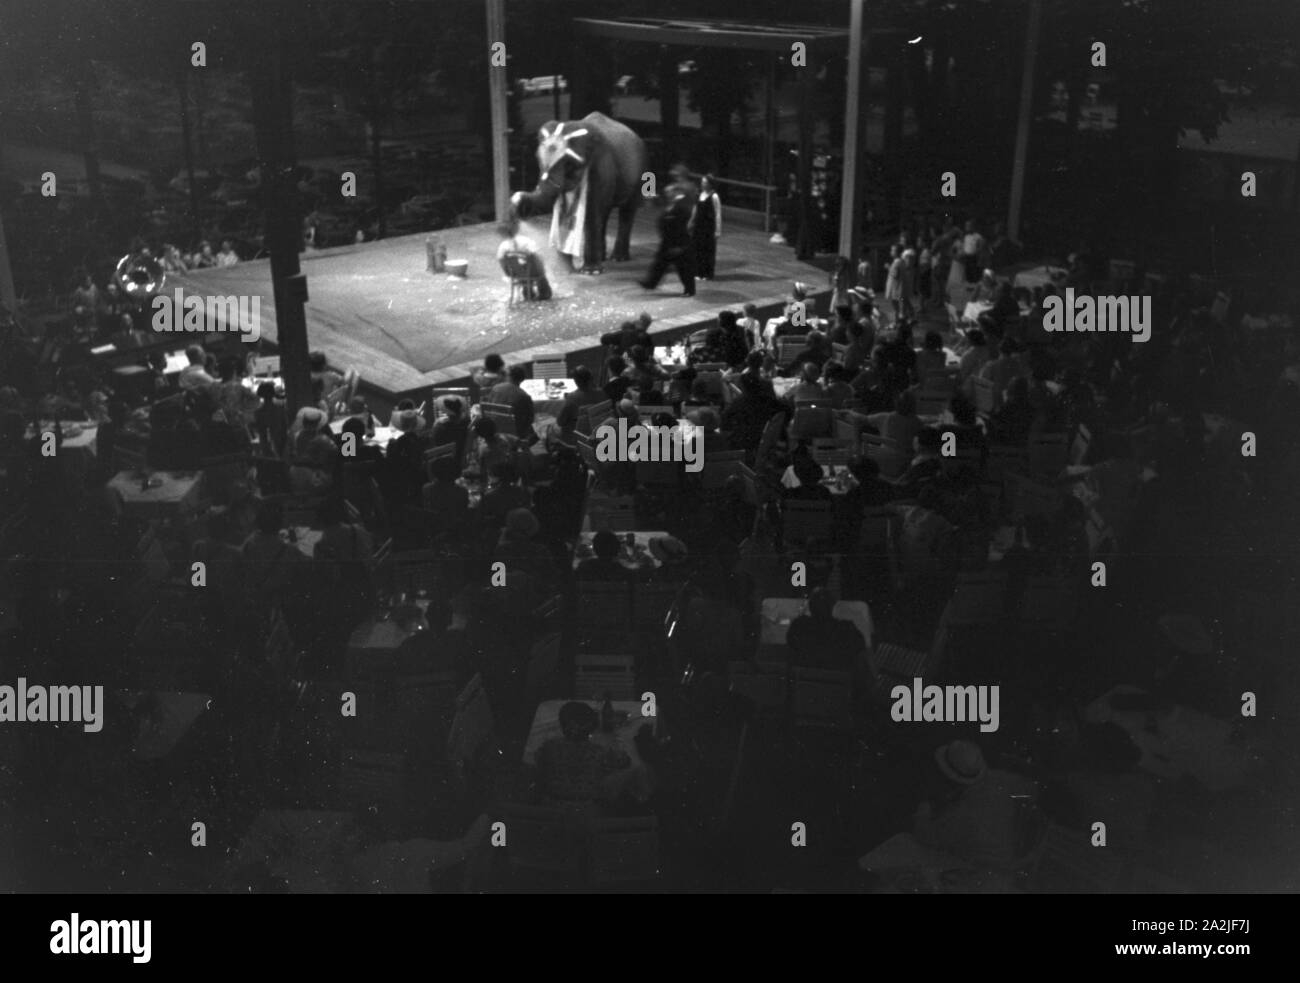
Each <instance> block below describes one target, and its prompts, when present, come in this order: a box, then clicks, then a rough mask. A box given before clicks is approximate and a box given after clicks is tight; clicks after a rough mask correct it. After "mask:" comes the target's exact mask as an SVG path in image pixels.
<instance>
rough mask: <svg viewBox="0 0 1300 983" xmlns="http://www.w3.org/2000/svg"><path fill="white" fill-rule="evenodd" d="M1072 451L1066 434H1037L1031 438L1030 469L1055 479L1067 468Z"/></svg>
mask: <svg viewBox="0 0 1300 983" xmlns="http://www.w3.org/2000/svg"><path fill="white" fill-rule="evenodd" d="M1069 454H1070V449H1069V447H1068V446H1067V445H1066V441H1065V434H1063V433H1045V434H1036V435H1034V436H1031V437H1030V438H1029V469H1030V470H1031V471H1033V472H1034V473H1035V474H1041V475H1044V476H1046V477H1049V478H1055V477H1056V476H1057V475H1058V474H1060V473H1061V470H1062V469H1063V468H1064V467H1065V463H1066V461H1067V460H1068V459H1069Z"/></svg>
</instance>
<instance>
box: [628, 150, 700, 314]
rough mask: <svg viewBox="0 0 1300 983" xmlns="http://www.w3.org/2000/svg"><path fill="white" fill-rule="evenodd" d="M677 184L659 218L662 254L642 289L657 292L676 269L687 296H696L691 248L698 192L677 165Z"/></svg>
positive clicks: (668, 192)
mask: <svg viewBox="0 0 1300 983" xmlns="http://www.w3.org/2000/svg"><path fill="white" fill-rule="evenodd" d="M672 176H673V183H672V184H670V185H669V186H668V187H667V188H666V189H665V191H664V210H663V212H662V213H661V214H660V216H659V251H658V252H656V253H655V258H654V262H653V263H651V264H650V272H649V273H648V274H647V275H646V278H645V279H644V280H642V281H641V286H643V287H645V288H646V289H647V290H654V289H655V288H656V287H657V286H659V281H660V280H662V279H663V276H664V274H665V273H667V272H668V268H669V267H670V266H671V267H675V268H676V270H677V275H678V277H680V278H681V281H682V288H683V293H685V295H686V296H687V297H694V296H695V257H694V255H693V252H694V251H693V249H692V245H691V231H690V227H691V217H692V215H694V213H695V198H696V195H697V192H696V190H695V186H694V185H693V184H692V183H691V180H690V177H689V174H688V172H687V170H686V168H685V167H684V166H682V165H680V164H679V165H677V166H676V167H674V168H673V171H672Z"/></svg>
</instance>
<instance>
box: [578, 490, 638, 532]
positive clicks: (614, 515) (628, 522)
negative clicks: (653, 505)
mask: <svg viewBox="0 0 1300 983" xmlns="http://www.w3.org/2000/svg"><path fill="white" fill-rule="evenodd" d="M587 513H588V515H589V516H590V517H591V530H592V532H600V531H601V530H604V529H608V530H609V531H610V532H631V531H632V530H634V529H636V524H637V523H636V500H635V498H633V497H632V496H631V495H626V496H623V497H620V498H593V499H592V500H591V501H590V503H589V504H588V506H587Z"/></svg>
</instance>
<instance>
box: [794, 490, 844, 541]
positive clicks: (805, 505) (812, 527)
mask: <svg viewBox="0 0 1300 983" xmlns="http://www.w3.org/2000/svg"><path fill="white" fill-rule="evenodd" d="M781 515H782V518H783V520H784V523H783V525H782V532H783V536H784V539H785V542H786V543H806V542H809V541H810V540H813V539H826V538H828V537H829V536H830V534H831V524H832V522H833V521H834V519H835V512H834V509H833V506H832V503H831V502H816V501H804V500H800V499H797V498H795V499H786V500H785V501H784V502H782V503H781Z"/></svg>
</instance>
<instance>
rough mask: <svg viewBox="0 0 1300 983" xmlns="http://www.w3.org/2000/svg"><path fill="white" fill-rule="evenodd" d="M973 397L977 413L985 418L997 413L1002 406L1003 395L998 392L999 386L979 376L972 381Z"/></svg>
mask: <svg viewBox="0 0 1300 983" xmlns="http://www.w3.org/2000/svg"><path fill="white" fill-rule="evenodd" d="M971 396H972V399H973V401H974V403H975V410H976V412H978V413H982V414H983V415H985V416H989V415H990V414H992V413H996V412H997V411H998V408H999V407H1000V406H1001V405H1002V393H1000V392H999V391H998V387H997V384H996V383H995V382H994V381H993V380H992V379H985V378H984V377H983V376H978V375H977V376H975V377H973V378H972V379H971Z"/></svg>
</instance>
